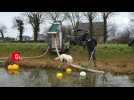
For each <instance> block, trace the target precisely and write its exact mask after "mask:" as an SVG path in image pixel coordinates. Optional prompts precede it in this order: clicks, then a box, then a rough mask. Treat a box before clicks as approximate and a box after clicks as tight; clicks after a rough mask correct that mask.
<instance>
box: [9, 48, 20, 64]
mask: <svg viewBox="0 0 134 100" xmlns="http://www.w3.org/2000/svg"><path fill="white" fill-rule="evenodd" d="M11 59H12V61H14V62H16V61H19V60H20V59H21V54H20V52H19V51H18V50H15V51H13V52H12V54H11Z"/></svg>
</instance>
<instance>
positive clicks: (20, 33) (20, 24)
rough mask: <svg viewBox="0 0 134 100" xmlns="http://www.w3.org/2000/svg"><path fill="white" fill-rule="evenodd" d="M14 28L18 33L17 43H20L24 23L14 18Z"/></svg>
mask: <svg viewBox="0 0 134 100" xmlns="http://www.w3.org/2000/svg"><path fill="white" fill-rule="evenodd" d="M14 27H16V28H17V30H18V31H19V41H20V42H21V41H22V40H23V38H22V35H23V32H24V22H23V20H22V19H21V18H19V17H17V18H15V21H14Z"/></svg>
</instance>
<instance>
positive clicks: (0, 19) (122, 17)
mask: <svg viewBox="0 0 134 100" xmlns="http://www.w3.org/2000/svg"><path fill="white" fill-rule="evenodd" d="M22 13H23V12H0V24H4V25H5V26H6V27H7V28H8V31H7V33H6V34H5V35H6V36H9V37H16V36H17V33H18V31H16V29H13V28H12V26H13V19H14V18H15V17H17V16H21V15H22ZM110 21H111V22H112V23H115V24H116V25H117V26H118V29H119V30H123V29H124V28H126V27H127V26H128V25H129V23H130V13H128V12H118V13H115V15H113V16H112V17H111V20H110ZM44 26H45V25H44ZM44 26H42V27H43V28H44ZM42 31H43V30H41V33H42ZM24 34H25V35H29V36H32V28H31V26H30V25H26V29H25V32H24Z"/></svg>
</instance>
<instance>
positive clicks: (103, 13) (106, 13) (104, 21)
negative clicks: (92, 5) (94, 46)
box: [102, 12, 112, 43]
mask: <svg viewBox="0 0 134 100" xmlns="http://www.w3.org/2000/svg"><path fill="white" fill-rule="evenodd" d="M111 14H112V12H102V17H103V23H104V33H103V36H104V40H103V41H104V43H106V41H107V33H108V32H107V19H108V18H109V16H110V15H111Z"/></svg>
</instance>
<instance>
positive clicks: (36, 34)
mask: <svg viewBox="0 0 134 100" xmlns="http://www.w3.org/2000/svg"><path fill="white" fill-rule="evenodd" d="M37 38H38V31H37V30H35V31H34V41H35V42H37Z"/></svg>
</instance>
